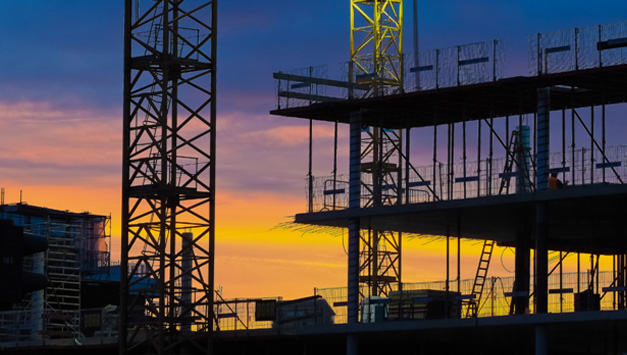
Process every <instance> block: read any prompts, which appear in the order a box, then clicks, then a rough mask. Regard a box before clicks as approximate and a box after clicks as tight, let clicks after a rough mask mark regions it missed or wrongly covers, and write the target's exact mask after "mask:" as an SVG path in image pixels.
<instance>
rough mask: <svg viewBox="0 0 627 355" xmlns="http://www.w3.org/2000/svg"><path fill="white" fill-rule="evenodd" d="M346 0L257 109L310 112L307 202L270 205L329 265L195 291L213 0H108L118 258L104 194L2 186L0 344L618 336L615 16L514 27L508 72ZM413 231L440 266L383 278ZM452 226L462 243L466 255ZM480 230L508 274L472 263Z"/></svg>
mask: <svg viewBox="0 0 627 355" xmlns="http://www.w3.org/2000/svg"><path fill="white" fill-rule="evenodd" d="M349 1H350V8H351V12H350V19H347V22H348V21H350V43H347V48H348V47H349V48H350V58H345V59H347V60H346V61H345V63H344V64H342V68H341V70H340V72H341V73H342V75H341V76H340V77H335V78H329V77H327V75H326V73H327V72H328V71H327V69H326V68H325V67H320V66H316V67H313V66H312V67H307V68H304V69H300V70H292V71H280V72H275V73H272V78H273V80H274V81H275V84H276V89H277V90H276V107H274V109H272V111H271V112H270V113H271V114H272V115H274V116H277V117H281V118H282V119H284V120H306V121H307V122H308V124H309V134H308V137H309V150H308V156H306V157H303V159H308V166H309V169H308V171H307V172H306V176H307V181H306V185H307V186H306V201H305V202H306V208H305V209H304V210H303V211H294V212H295V217H294V220H293V221H290V223H288V224H287V226H285V228H288V229H289V228H298V229H299V230H304V231H309V232H331V233H332V232H337V231H343V232H341V233H345V234H346V235H347V237H346V241H347V246H346V247H347V259H346V260H345V261H343V262H345V265H346V268H345V270H346V274H347V284H346V285H345V286H344V287H339V288H315V289H314V293H313V294H312V295H311V296H310V297H305V298H301V299H293V300H284V299H282V298H234V299H224V298H223V297H222V296H221V294H220V293H219V292H217V291H216V280H214V270H215V252H214V251H215V240H216V238H219V237H220V236H219V235H216V232H215V214H216V208H218V209H219V208H220V207H219V206H220V205H219V201H218V202H217V203H216V186H215V179H216V165H215V164H214V161H215V159H216V142H218V143H217V144H219V137H216V130H215V125H216V99H215V93H216V80H217V78H216V68H217V67H216V65H217V64H216V58H217V53H216V52H217V36H216V33H217V24H218V14H217V3H216V0H213V1H175V0H155V1H141V2H140V1H133V0H126V1H125V14H124V16H125V19H124V20H125V21H124V91H123V92H124V99H123V103H122V104H123V132H122V134H123V144H124V151H123V161H122V166H123V169H122V174H123V179H122V181H123V184H122V201H123V205H122V221H121V225H122V227H121V228H122V232H121V261H120V263H119V264H118V263H112V262H111V260H110V259H111V257H110V253H111V231H110V225H111V217H110V216H98V215H92V214H89V213H86V212H85V213H73V212H69V211H58V210H53V209H48V208H43V207H36V206H30V205H28V204H25V203H21V202H20V203H17V204H5V203H4V192H3V198H2V203H1V204H0V219H2V221H1V223H0V229H1V230H2V231H3V235H2V237H3V240H5V241H6V240H7V238H6V236H19V238H21V239H19V240H20V241H19V243H18V244H19V245H18V244H15V245H14V244H10V243H9V244H3V245H8V247H5V248H3V250H5V252H4V253H3V254H1V255H0V256H2V264H1V265H2V266H4V267H9V266H10V267H11V269H8V268H5V269H2V273H0V276H1V277H3V278H4V279H3V280H5V281H6V282H7V283H10V282H16V284H19V285H20V289H18V290H16V291H11V292H9V291H7V292H6V294H7V295H6V296H5V295H3V298H2V302H0V305H2V306H3V308H2V311H0V353H40V352H42V351H46V353H52V354H55V353H60V354H65V353H83V352H87V351H89V352H92V353H94V354H112V353H116V352H117V353H119V354H120V355H123V354H316V353H321V354H347V355H356V354H364V355H368V354H388V353H394V352H397V353H408V354H432V353H438V354H457V353H470V354H502V353H508V354H537V355H543V354H624V353H627V338H626V337H625V332H627V311H626V308H627V242H626V240H627V222H626V219H625V218H624V209H625V207H624V206H625V205H626V203H627V185H625V181H627V145H626V144H625V143H624V136H623V133H617V132H620V130H621V128H622V127H623V126H624V123H623V122H622V119H623V116H624V114H625V112H627V111H625V110H626V106H625V105H626V104H625V102H626V101H627V87H626V86H625V82H627V22H618V23H608V24H598V25H594V26H589V27H581V28H571V29H564V30H561V31H557V32H549V33H536V34H531V35H529V37H528V53H529V57H528V63H529V75H528V76H516V77H506V76H505V74H504V73H505V72H506V70H505V69H506V68H505V66H506V64H505V48H504V45H503V43H502V41H501V40H497V39H495V40H489V41H485V42H476V43H471V44H462V45H457V46H453V47H447V48H440V49H433V50H423V51H419V48H418V38H417V24H416V23H414V24H413V25H414V26H413V28H414V33H413V35H412V34H411V33H409V31H405V33H404V30H403V28H404V24H405V23H407V22H404V19H403V14H404V13H407V12H409V11H410V9H413V11H414V19H415V18H416V17H415V13H416V11H417V10H416V2H415V1H414V3H413V8H412V6H411V4H408V3H407V1H406V3H405V4H403V1H402V0H380V1H365V0H347V6H348V2H349ZM403 6H405V10H403V9H404V7H403ZM415 22H416V21H415ZM406 27H408V26H406ZM412 38H413V42H411V43H410V45H409V46H408V45H406V43H404V42H403V39H405V40H408V39H412ZM409 47H413V48H411V49H408V48H409ZM270 74H271V73H268V78H270ZM269 80H270V79H269ZM271 105H272V103H270V102H269V103H268V106H269V107H271ZM316 125H327V126H328V125H332V126H333V131H334V137H333V146H330V147H323V148H322V149H321V148H320V145H319V144H313V143H314V141H315V140H316V136H315V134H314V132H315V130H314V128H315V126H316ZM341 132H345V133H347V134H341ZM343 137H347V138H348V142H346V141H345V142H343V143H344V144H342V142H340V139H342V138H343ZM341 146H348V147H349V150H348V151H341V150H340V147H341ZM316 147H317V148H318V149H315V148H316ZM314 159H316V160H323V161H325V162H326V165H327V166H332V170H331V171H332V174H331V175H328V174H327V173H325V174H324V175H318V174H317V172H316V171H314V163H313V161H314ZM623 163H625V164H623ZM304 205H305V204H304ZM15 238H18V237H15ZM414 238H436V239H438V240H440V241H442V242H445V245H446V249H445V250H442V251H441V253H443V254H445V255H444V258H445V260H446V265H443V268H445V269H446V278H445V279H444V280H439V281H433V282H412V280H406V279H404V278H403V262H406V263H414V264H420V261H419V260H407V259H404V258H403V244H404V243H405V242H406V241H407V240H411V239H414ZM16 240H17V239H16ZM462 240H475V241H477V243H478V244H479V245H481V247H480V252H479V253H478V254H477V255H476V260H477V262H476V263H475V265H476V267H475V268H474V269H473V270H472V274H473V275H474V278H470V279H463V278H462V270H461V268H462V263H461V262H460V258H461V244H460V243H461V241H462ZM3 243H4V242H3ZM7 243H8V242H7ZM29 243H30V244H29ZM27 245H33V247H30V246H27ZM497 247H507V248H511V250H512V251H513V253H514V264H515V268H514V270H513V276H511V277H505V276H502V275H494V274H493V273H491V271H490V265H491V263H492V264H493V263H494V259H495V258H498V257H499V256H498V255H495V249H496V248H497ZM27 249H28V250H27ZM15 253H17V254H19V257H18V256H16V255H17V254H15ZM22 254H23V255H22ZM501 258H502V255H501ZM567 258H568V260H570V262H571V264H570V265H569V267H566V266H565V260H566V259H567ZM14 259H15V260H18V259H19V266H18V264H17V262H15V263H14V262H13V260H14ZM22 259H23V260H22ZM575 261H576V268H574V267H573V265H574V262H575ZM16 267H17V269H15V268H16ZM7 270H8V271H7ZM16 270H17V272H18V273H17V274H15V272H16ZM20 271H23V272H25V273H28V274H29V275H31V276H29V278H28V280H34V282H33V284H32V285H31V284H30V283H27V282H26V280H27V279H26V278H25V277H26V276H22V278H21V279H20V278H19V277H18V279H20V281H19V282H18V281H13V280H16V279H15V277H16V276H19V275H22V273H21V272H20ZM32 274H34V276H33V275H32ZM23 275H26V274H23ZM11 277H13V278H11ZM312 286H313V285H312ZM278 291H279V292H280V290H278Z"/></svg>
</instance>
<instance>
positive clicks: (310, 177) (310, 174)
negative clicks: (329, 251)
mask: <svg viewBox="0 0 627 355" xmlns="http://www.w3.org/2000/svg"><path fill="white" fill-rule="evenodd" d="M308 166H309V170H308V171H307V178H308V180H309V181H308V187H309V196H308V198H307V199H308V200H309V201H308V212H309V213H313V212H314V210H313V204H314V202H313V196H314V193H313V172H312V169H313V119H311V118H310V119H309V165H308Z"/></svg>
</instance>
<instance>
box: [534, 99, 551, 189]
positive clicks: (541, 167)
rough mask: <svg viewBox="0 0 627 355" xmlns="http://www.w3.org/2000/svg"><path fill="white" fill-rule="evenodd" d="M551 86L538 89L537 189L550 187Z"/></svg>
mask: <svg viewBox="0 0 627 355" xmlns="http://www.w3.org/2000/svg"><path fill="white" fill-rule="evenodd" d="M550 98H551V88H548V87H546V88H540V89H538V127H537V128H536V129H537V134H538V139H537V142H536V145H537V146H536V160H537V164H538V165H537V170H536V181H537V183H538V185H537V190H538V191H542V190H548V189H549V116H550Z"/></svg>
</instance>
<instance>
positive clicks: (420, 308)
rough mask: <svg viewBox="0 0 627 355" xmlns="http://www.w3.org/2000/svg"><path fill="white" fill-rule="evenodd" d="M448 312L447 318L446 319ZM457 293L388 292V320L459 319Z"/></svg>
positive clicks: (458, 295) (432, 291)
mask: <svg viewBox="0 0 627 355" xmlns="http://www.w3.org/2000/svg"><path fill="white" fill-rule="evenodd" d="M447 312H448V317H447ZM460 316H461V303H460V294H459V292H451V291H449V292H448V297H447V292H446V291H441V290H411V291H403V292H399V291H392V292H390V308H389V313H388V319H443V318H460Z"/></svg>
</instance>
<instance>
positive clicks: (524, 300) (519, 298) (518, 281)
mask: <svg viewBox="0 0 627 355" xmlns="http://www.w3.org/2000/svg"><path fill="white" fill-rule="evenodd" d="M524 217H525V219H524V221H522V223H521V225H520V226H519V227H518V231H517V232H516V270H515V276H514V277H515V281H514V286H515V287H514V294H513V295H512V302H514V314H525V312H526V311H527V309H528V308H529V276H530V275H529V269H530V267H531V266H530V265H531V264H530V261H531V252H530V250H531V249H530V245H529V244H530V242H531V228H530V224H531V221H529V220H528V219H527V217H528V216H524Z"/></svg>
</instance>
